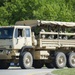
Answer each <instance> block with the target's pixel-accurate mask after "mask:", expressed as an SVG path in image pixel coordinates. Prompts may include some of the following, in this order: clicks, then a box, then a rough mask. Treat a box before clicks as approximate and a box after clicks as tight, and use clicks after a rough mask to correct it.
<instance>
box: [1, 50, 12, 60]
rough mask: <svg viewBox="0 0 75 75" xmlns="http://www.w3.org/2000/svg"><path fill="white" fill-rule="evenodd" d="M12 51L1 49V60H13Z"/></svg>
mask: <svg viewBox="0 0 75 75" xmlns="http://www.w3.org/2000/svg"><path fill="white" fill-rule="evenodd" d="M11 56H12V54H11V51H10V50H6V49H0V59H2V60H3V59H12V57H11Z"/></svg>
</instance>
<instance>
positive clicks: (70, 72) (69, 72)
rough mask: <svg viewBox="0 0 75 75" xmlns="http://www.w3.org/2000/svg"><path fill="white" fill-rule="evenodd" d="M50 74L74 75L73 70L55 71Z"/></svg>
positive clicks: (74, 70)
mask: <svg viewBox="0 0 75 75" xmlns="http://www.w3.org/2000/svg"><path fill="white" fill-rule="evenodd" d="M52 73H53V74H55V75H75V68H68V69H60V70H55V71H53V72H52Z"/></svg>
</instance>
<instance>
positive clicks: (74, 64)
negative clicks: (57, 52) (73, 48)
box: [67, 52, 75, 68]
mask: <svg viewBox="0 0 75 75" xmlns="http://www.w3.org/2000/svg"><path fill="white" fill-rule="evenodd" d="M67 66H68V67H70V68H75V53H74V52H70V53H68V54H67Z"/></svg>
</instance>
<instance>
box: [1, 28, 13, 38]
mask: <svg viewBox="0 0 75 75" xmlns="http://www.w3.org/2000/svg"><path fill="white" fill-rule="evenodd" d="M13 30H14V28H0V39H11V38H12V37H13Z"/></svg>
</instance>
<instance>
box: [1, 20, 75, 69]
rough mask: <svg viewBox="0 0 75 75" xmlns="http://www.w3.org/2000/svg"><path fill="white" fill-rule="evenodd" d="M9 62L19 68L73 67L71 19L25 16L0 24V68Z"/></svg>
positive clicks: (74, 37)
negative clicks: (25, 18) (10, 22)
mask: <svg viewBox="0 0 75 75" xmlns="http://www.w3.org/2000/svg"><path fill="white" fill-rule="evenodd" d="M11 62H14V63H19V65H20V67H21V68H22V69H29V68H31V67H34V68H41V67H43V65H45V66H46V67H47V68H53V67H56V68H63V67H65V66H67V67H71V68H72V67H75V23H74V22H58V21H43V20H25V21H18V22H16V23H15V25H13V26H0V69H7V68H9V66H10V63H11Z"/></svg>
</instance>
